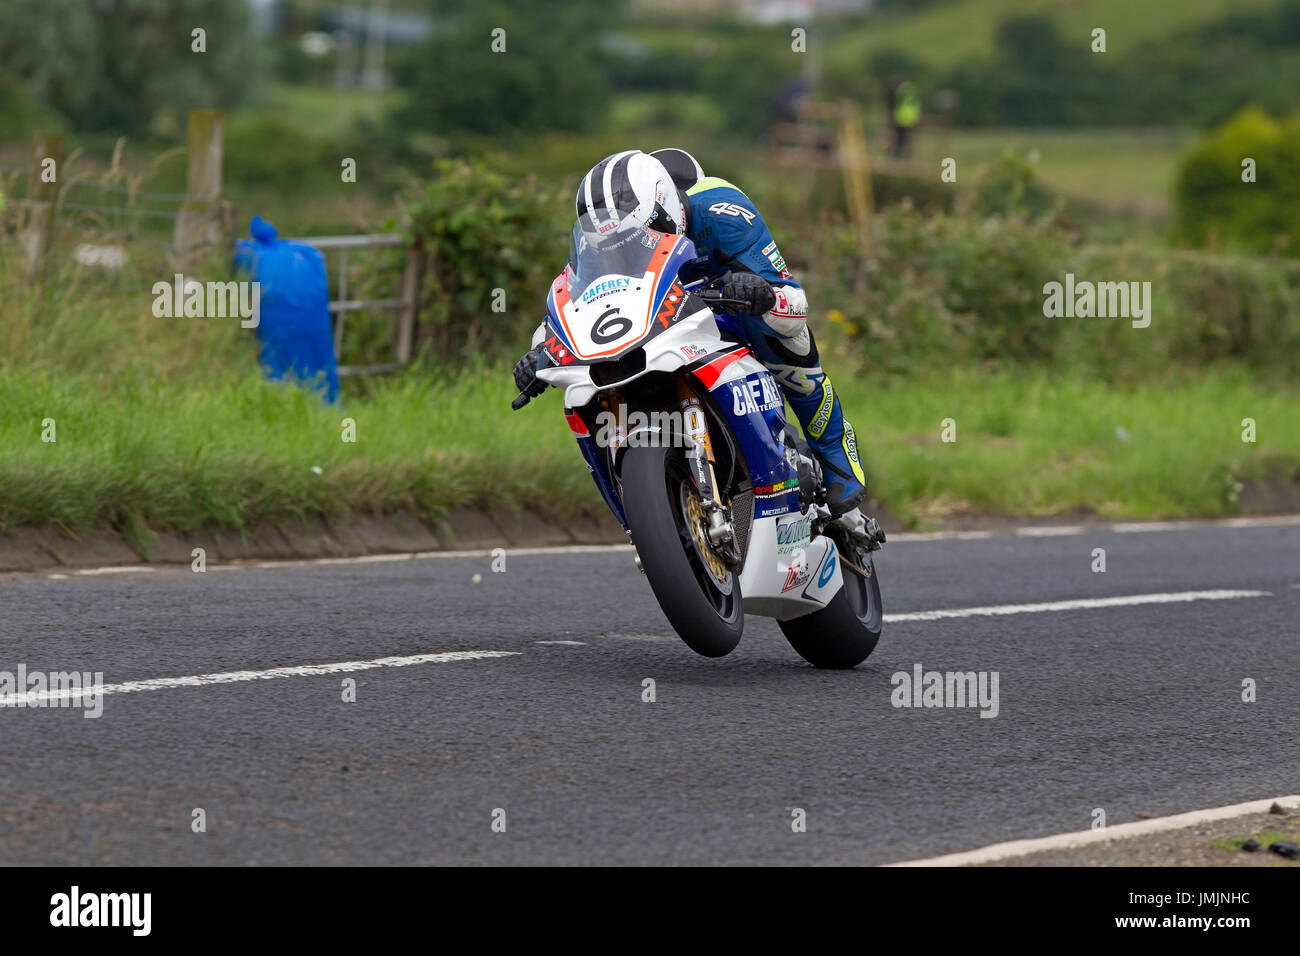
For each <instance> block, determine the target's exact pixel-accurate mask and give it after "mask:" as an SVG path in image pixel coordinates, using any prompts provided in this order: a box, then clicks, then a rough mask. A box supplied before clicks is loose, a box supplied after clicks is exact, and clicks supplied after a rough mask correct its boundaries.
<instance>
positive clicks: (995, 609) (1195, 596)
mask: <svg viewBox="0 0 1300 956" xmlns="http://www.w3.org/2000/svg"><path fill="white" fill-rule="evenodd" d="M1271 594H1272V592H1271V591H1230V590H1217V591H1172V592H1159V593H1155V594H1127V595H1123V596H1121V597H1105V598H1078V599H1076V600H1072V601H1045V602H1043V603H1041V604H994V605H989V606H987V607H956V608H945V609H943V610H938V611H907V612H904V613H901V614H886V615H885V623H887V624H888V623H902V622H904V621H941V620H943V619H945V618H953V617H997V616H999V615H1003V614H1040V613H1043V612H1047V611H1087V610H1092V609H1093V608H1102V607H1128V606H1131V605H1135V604H1178V603H1181V602H1184V601H1228V600H1232V599H1234V598H1254V597H1268V596H1269V595H1271Z"/></svg>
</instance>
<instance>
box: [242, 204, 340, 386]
mask: <svg viewBox="0 0 1300 956" xmlns="http://www.w3.org/2000/svg"><path fill="white" fill-rule="evenodd" d="M249 231H250V232H251V233H252V236H253V238H252V239H240V240H239V241H238V242H236V243H235V265H236V266H238V267H239V268H241V269H243V270H244V271H246V272H247V273H248V274H249V275H251V276H252V277H253V280H254V281H256V282H258V283H259V284H260V286H261V313H260V316H261V322H260V323H259V324H258V326H257V337H258V339H260V340H261V343H262V351H261V355H260V361H261V363H262V367H263V369H265V371H266V377H267V378H269V379H272V380H285V381H292V382H295V383H296V384H300V385H302V386H303V387H305V388H310V389H313V390H315V391H318V392H320V394H321V397H323V398H324V399H325V400H326V401H327V402H330V403H334V402H337V401H338V397H339V373H338V362H337V361H336V359H335V356H334V333H333V330H332V328H331V326H330V311H329V298H330V297H329V286H328V285H327V283H326V279H325V257H324V256H322V255H321V253H320V250H318V249H314V248H312V247H311V246H309V245H306V244H305V243H301V242H292V241H290V240H288V239H278V238H276V231H275V226H274V225H272V224H271V223H269V222H267V221H266V220H265V219H263V218H262V217H261V216H254V217H253V221H252V223H251V224H250V225H249Z"/></svg>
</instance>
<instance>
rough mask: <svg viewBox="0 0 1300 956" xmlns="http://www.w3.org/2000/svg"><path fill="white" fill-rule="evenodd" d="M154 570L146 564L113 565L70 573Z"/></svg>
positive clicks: (121, 572)
mask: <svg viewBox="0 0 1300 956" xmlns="http://www.w3.org/2000/svg"><path fill="white" fill-rule="evenodd" d="M154 570H156V568H152V567H150V566H149V565H147V564H122V565H114V566H113V567H109V568H87V569H85V570H84V571H73V572H72V573H73V574H123V573H125V572H127V571H154Z"/></svg>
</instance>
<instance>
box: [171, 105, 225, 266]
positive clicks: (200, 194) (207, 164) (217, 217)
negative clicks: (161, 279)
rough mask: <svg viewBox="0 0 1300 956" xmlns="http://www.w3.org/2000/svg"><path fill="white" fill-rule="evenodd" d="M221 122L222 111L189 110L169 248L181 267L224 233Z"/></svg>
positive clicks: (218, 242) (203, 253)
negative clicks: (181, 197)
mask: <svg viewBox="0 0 1300 956" xmlns="http://www.w3.org/2000/svg"><path fill="white" fill-rule="evenodd" d="M224 126H225V114H224V113H222V111H221V110H191V111H190V118H189V134H188V138H187V143H186V148H187V151H188V154H189V166H188V168H187V170H186V177H185V195H186V199H185V202H184V204H183V205H182V206H181V208H180V210H179V212H177V214H176V228H175V231H174V232H173V234H172V249H173V251H174V252H175V255H176V260H177V265H178V266H179V267H180V268H181V269H182V271H184V270H186V269H188V268H189V267H190V266H192V265H194V264H196V263H198V262H200V261H201V260H202V259H203V258H204V257H205V256H206V255H207V254H208V253H209V252H210V251H211V247H215V246H219V245H221V244H222V243H223V241H224V239H225V236H226V230H225V228H224V226H223V219H224V217H223V214H222V206H221V158H222V131H223V128H224Z"/></svg>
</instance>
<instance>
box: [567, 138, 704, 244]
mask: <svg viewBox="0 0 1300 956" xmlns="http://www.w3.org/2000/svg"><path fill="white" fill-rule="evenodd" d="M574 208H575V210H576V212H577V214H578V218H579V219H582V218H583V217H584V216H587V217H589V218H590V221H591V224H592V225H593V226H595V228H596V229H597V230H598V231H603V227H608V228H612V227H613V226H616V225H618V223H619V222H621V221H622V220H623V219H624V218H625V217H627V216H632V217H634V218H635V219H637V220H639V221H640V222H643V223H645V224H646V225H647V226H649V227H650V228H651V229H654V230H656V231H658V232H667V233H675V234H681V233H685V232H686V206H685V205H684V204H683V202H682V198H681V195H680V194H679V193H678V191H677V184H676V183H674V182H673V177H672V176H671V175H670V174H669V172H668V170H667V169H665V168H664V164H663V163H661V162H660V161H659V160H657V159H655V157H653V156H650V155H648V154H646V153H643V152H641V151H640V150H639V149H629V150H626V151H624V152H621V153H614V154H613V155H612V156H606V157H605V158H604V159H602V160H601V161H600V162H598V163H597V164H596V165H595V166H593V167H591V170H590V171H589V172H588V173H587V175H585V176H583V177H582V182H580V183H579V184H578V194H577V196H576V197H575V198H574Z"/></svg>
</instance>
